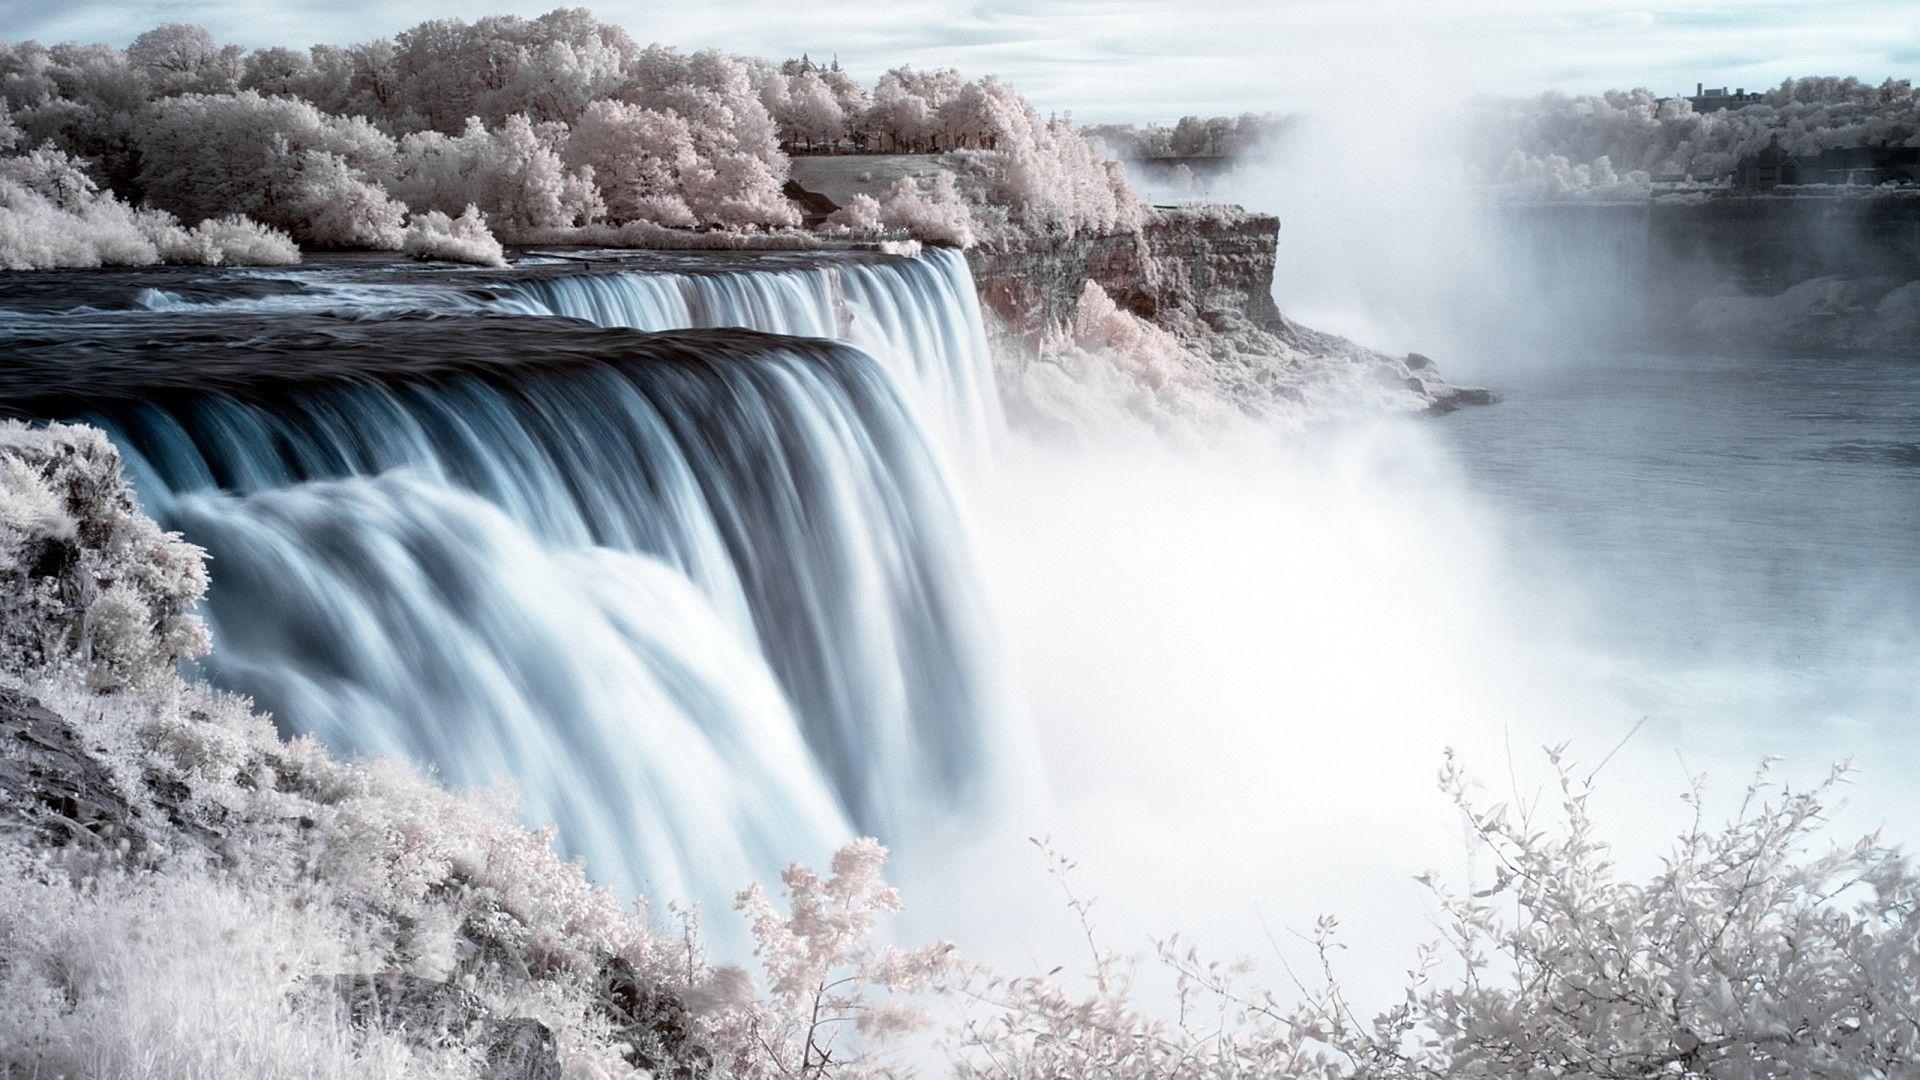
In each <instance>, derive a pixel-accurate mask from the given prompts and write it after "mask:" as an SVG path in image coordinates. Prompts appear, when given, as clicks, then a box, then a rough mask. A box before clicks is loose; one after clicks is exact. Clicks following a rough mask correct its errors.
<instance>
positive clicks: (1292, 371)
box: [968, 206, 1493, 427]
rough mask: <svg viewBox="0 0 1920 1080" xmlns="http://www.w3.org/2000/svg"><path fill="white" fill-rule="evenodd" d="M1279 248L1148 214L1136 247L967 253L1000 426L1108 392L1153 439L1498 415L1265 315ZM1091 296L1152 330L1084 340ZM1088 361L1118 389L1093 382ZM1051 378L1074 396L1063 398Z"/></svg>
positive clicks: (1218, 225) (1238, 226) (1276, 313)
mask: <svg viewBox="0 0 1920 1080" xmlns="http://www.w3.org/2000/svg"><path fill="white" fill-rule="evenodd" d="M1279 235H1280V221H1279V219H1278V218H1276V217H1273V216H1272V215H1269V214H1260V213H1251V212H1248V211H1246V210H1242V209H1240V208H1239V207H1232V206H1194V207H1182V208H1156V209H1154V210H1152V211H1151V212H1150V213H1149V216H1148V218H1147V220H1146V222H1145V223H1144V225H1143V227H1142V228H1141V229H1140V230H1139V231H1138V232H1130V233H1122V234H1109V235H1078V236H1040V237H1034V238H1029V239H1027V240H1026V241H1025V242H1023V243H1017V244H1012V245H1008V244H1000V245H983V246H981V247H979V248H975V249H973V250H972V251H969V252H968V262H969V264H970V265H971V267H972V270H973V276H974V282H975V285H976V287H977V288H978V289H979V292H980V299H981V304H982V307H983V308H984V309H985V311H986V315H987V323H988V327H989V330H990V332H994V333H997V334H999V335H1001V337H1002V341H1001V342H1000V344H999V345H998V346H997V347H996V349H995V353H996V357H997V358H998V359H999V361H1000V363H1001V365H1002V371H1001V378H1000V383H1001V389H1002V395H1003V397H1004V398H1005V399H1006V403H1007V406H1008V409H1009V412H1010V413H1011V414H1013V415H1014V416H1016V417H1023V416H1030V415H1033V414H1034V413H1035V411H1036V410H1035V409H1034V408H1033V407H1032V406H1034V404H1035V403H1034V401H1033V400H1031V399H1032V398H1034V397H1035V396H1036V394H1037V395H1038V396H1040V397H1045V398H1050V399H1051V405H1048V404H1042V405H1041V406H1040V408H1039V409H1038V412H1041V413H1047V412H1049V411H1051V412H1053V413H1058V411H1059V409H1058V406H1059V404H1060V403H1061V402H1062V401H1064V400H1067V399H1069V398H1071V397H1073V396H1074V395H1076V394H1080V395H1085V394H1088V393H1096V394H1097V393H1106V394H1108V395H1109V397H1110V398H1111V397H1112V396H1113V387H1115V386H1122V387H1126V386H1129V385H1131V387H1132V390H1122V392H1121V393H1120V395H1119V398H1120V399H1121V401H1122V405H1121V408H1122V410H1123V411H1126V412H1129V413H1132V414H1135V415H1137V416H1141V417H1142V418H1147V419H1149V422H1150V423H1153V424H1154V425H1155V426H1157V427H1165V426H1166V425H1165V423H1164V421H1166V420H1168V419H1169V418H1170V417H1171V418H1172V420H1173V423H1174V424H1175V425H1176V426H1179V425H1186V426H1192V425H1193V424H1194V423H1195V422H1198V424H1199V425H1201V426H1207V425H1211V424H1213V423H1215V422H1216V421H1217V420H1219V419H1220V418H1221V417H1222V416H1224V415H1226V414H1247V415H1255V416H1263V415H1264V416H1278V415H1286V416H1289V417H1291V418H1293V419H1295V420H1307V419H1312V418H1314V417H1320V416H1328V415H1333V414H1336V413H1342V412H1351V411H1356V410H1357V411H1380V410H1386V411H1400V410H1406V409H1427V410H1430V411H1436V412H1445V411H1448V410H1450V409H1453V408H1457V407H1458V406H1460V405H1464V404H1484V403H1487V402H1490V401H1492V400H1493V397H1492V395H1490V394H1488V393H1486V392H1485V391H1477V390H1462V389H1460V388H1458V387H1454V386H1452V385H1450V384H1449V383H1448V382H1447V381H1446V380H1445V378H1443V377H1442V376H1441V375H1440V373H1439V372H1438V371H1437V370H1436V369H1435V368H1434V366H1433V364H1432V362H1431V361H1429V360H1427V359H1426V358H1425V357H1422V356H1418V355H1410V356H1408V357H1406V358H1404V359H1396V358H1394V357H1389V356H1386V355H1384V354H1382V353H1379V352H1376V351H1374V350H1372V349H1368V348H1365V347H1363V346H1361V345H1357V344H1355V343H1353V342H1351V341H1348V340H1346V339H1344V338H1340V337H1336V336H1334V335H1331V334H1324V333H1320V332H1318V331H1315V330H1312V329H1309V328H1307V327H1304V326H1300V325H1298V324H1296V323H1294V322H1292V321H1291V320H1289V319H1287V318H1286V317H1285V316H1284V315H1282V314H1281V312H1280V310H1279V308H1278V307H1277V306H1276V305H1275V304H1274V300H1273V278H1274V268H1275V264H1276V260H1277V258H1278V251H1279V243H1278V241H1279ZM1089 283H1092V284H1094V285H1098V286H1099V287H1100V288H1101V289H1102V290H1103V291H1104V292H1105V293H1106V294H1107V297H1108V298H1109V299H1110V300H1111V301H1112V302H1113V304H1114V305H1115V306H1116V307H1117V308H1118V310H1119V311H1120V312H1123V313H1125V315H1126V316H1131V317H1136V318H1138V319H1140V320H1144V321H1145V322H1146V323H1148V324H1151V325H1150V326H1149V327H1147V328H1144V329H1140V330H1126V329H1124V328H1121V329H1118V330H1116V329H1115V328H1113V327H1111V326H1110V325H1108V326H1106V327H1105V328H1104V329H1102V328H1095V331H1094V333H1093V335H1092V336H1093V337H1094V338H1096V339H1104V340H1095V341H1092V342H1089V341H1088V340H1086V338H1087V334H1086V332H1085V331H1086V330H1087V329H1088V328H1087V327H1085V326H1079V327H1076V325H1075V323H1076V320H1075V314H1076V311H1077V310H1078V309H1079V305H1080V299H1081V295H1082V293H1083V291H1084V290H1086V288H1087V286H1088V284H1089ZM1096 321H1098V320H1096ZM1169 335H1171V337H1169ZM1089 353H1091V354H1092V355H1093V357H1094V359H1095V360H1096V361H1097V363H1095V364H1093V365H1092V366H1095V367H1097V366H1099V364H1102V363H1103V364H1105V365H1106V366H1107V367H1108V368H1110V369H1111V372H1114V373H1117V374H1118V377H1117V379H1116V378H1114V377H1112V376H1111V375H1109V376H1099V375H1093V374H1090V370H1091V368H1090V366H1089ZM1176 353H1177V356H1175V355H1170V354H1176ZM1036 372H1037V373H1039V374H1041V375H1042V376H1043V378H1042V380H1041V381H1040V382H1038V383H1036V381H1035V379H1034V375H1035V374H1036ZM1061 372H1069V373H1070V374H1069V375H1068V376H1067V377H1068V378H1069V379H1071V380H1073V381H1075V382H1077V383H1078V384H1080V389H1078V390H1074V391H1063V390H1061V389H1060V388H1059V381H1060V380H1059V379H1058V378H1056V377H1055V376H1058V375H1059V374H1060V373H1061ZM1100 387H1104V389H1101V388H1100ZM1023 394H1024V395H1025V397H1023V396H1022V395H1023ZM1149 402H1151V403H1149ZM1148 414H1151V415H1150V416H1149V415H1148Z"/></svg>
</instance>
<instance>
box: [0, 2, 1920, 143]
mask: <svg viewBox="0 0 1920 1080" xmlns="http://www.w3.org/2000/svg"><path fill="white" fill-rule="evenodd" d="M557 6H563V5H559V4H555V3H551V2H519V3H486V2H480V0H458V2H449V3H438V4H421V5H410V6H408V7H406V8H404V9H396V8H388V7H383V8H379V9H374V8H373V5H370V4H362V3H358V2H355V0H334V2H331V3H328V4H326V5H316V6H314V7H312V8H309V10H308V11H307V12H305V13H303V15H302V16H301V17H298V18H290V19H277V20H275V21H274V22H273V23H272V24H270V25H268V24H265V23H263V21H262V20H260V19H259V18H258V17H257V15H256V14H254V13H253V12H252V11H251V10H250V7H251V6H250V5H248V4H244V3H239V2H236V0H167V2H159V3H155V2H125V0H83V2H79V3H73V4H68V5H64V6H62V7H60V8H57V9H54V8H45V7H39V8H33V9H27V8H26V7H25V5H23V4H20V3H19V2H18V0H7V3H6V9H7V11H8V19H7V21H8V23H9V24H10V27H11V28H10V29H9V31H8V39H9V40H14V41H20V40H27V39H34V40H40V41H42V42H46V43H54V42H59V41H82V42H95V41H98V42H106V43H109V44H113V45H119V46H124V45H126V44H127V43H128V42H130V41H131V40H132V39H133V38H134V37H135V36H136V35H138V34H139V33H140V32H142V31H144V30H146V29H150V28H151V27H153V26H156V25H159V24H160V23H164V22H188V23H196V24H199V25H201V26H205V27H206V28H207V29H208V30H210V31H211V32H212V33H213V34H214V35H215V36H216V37H218V38H219V39H221V40H222V41H227V42H234V43H238V44H241V45H244V46H247V47H249V48H260V47H265V46H272V45H282V46H292V47H304V46H308V45H313V44H340V45H345V44H353V43H357V42H362V41H368V40H373V39H375V38H379V37H390V36H392V35H393V34H395V33H397V32H399V31H401V30H404V29H406V28H407V27H409V26H413V25H415V24H418V23H420V22H424V21H427V20H430V19H437V18H458V19H463V20H466V21H469V22H471V21H472V20H474V19H477V18H483V17H485V16H488V15H518V16H521V17H533V16H537V15H539V14H542V13H543V12H546V11H550V10H552V9H553V8H555V7H557ZM588 6H589V7H590V8H591V10H592V11H593V12H594V13H595V14H596V15H597V16H599V17H600V18H601V19H603V20H605V21H608V22H613V23H617V24H619V25H620V26H622V27H624V28H625V29H626V30H627V31H628V32H629V33H630V34H632V35H633V37H634V39H635V40H636V41H638V42H640V43H641V44H648V43H652V42H658V43H661V44H665V45H672V46H675V47H678V48H680V49H682V50H683V51H691V50H695V49H704V48H718V49H722V50H725V51H727V52H730V53H736V54H740V55H747V56H757V57H761V58H764V59H767V60H772V61H776V62H777V61H779V60H783V59H787V58H789V57H797V56H800V55H801V54H802V53H806V54H808V55H811V56H813V57H815V58H816V59H818V60H821V61H822V62H825V61H826V60H827V59H829V58H831V57H835V56H837V57H838V59H839V61H840V63H841V65H842V66H843V67H845V68H846V69H848V70H849V71H850V72H852V73H853V74H854V75H855V76H856V77H858V78H860V79H861V80H862V81H864V82H869V83H870V82H871V81H872V80H873V79H874V78H876V77H878V76H879V75H880V74H881V73H882V72H884V71H885V70H887V69H888V68H891V67H896V66H899V65H901V64H911V65H912V66H914V67H916V68H932V67H956V68H958V69H960V70H961V71H963V72H965V73H968V74H969V75H974V76H977V75H983V74H993V75H996V76H998V77H999V78H1001V79H1002V80H1004V81H1006V82H1008V83H1010V84H1012V85H1013V86H1015V87H1016V88H1018V89H1019V90H1020V91H1021V93H1023V94H1024V95H1025V96H1027V97H1028V98H1029V99H1030V100H1031V101H1033V103H1034V104H1035V106H1036V107H1037V108H1039V109H1040V110H1041V111H1042V112H1056V113H1065V112H1071V113H1072V114H1073V116H1074V118H1075V119H1076V120H1079V121H1082V122H1090V123H1103V122H1127V121H1133V122H1140V123H1149V122H1163V123H1164V122H1171V121H1172V120H1175V119H1177V118H1179V117H1180V116H1183V115H1191V114H1200V115H1222V114H1239V113H1246V112H1253V113H1266V112H1279V113H1286V112H1325V111H1339V110H1340V108H1341V107H1342V104H1343V103H1344V102H1351V101H1353V100H1354V99H1355V98H1356V97H1359V98H1364V99H1366V100H1367V101H1369V102H1375V101H1379V100H1382V99H1385V100H1400V101H1407V100H1433V99H1436V98H1440V99H1446V98H1455V97H1466V96H1469V95H1473V94H1497V95H1502V96H1531V95H1534V94H1539V93H1544V92H1549V91H1561V92H1564V93H1569V94H1589V93H1599V92H1601V91H1605V90H1628V89H1633V88H1636V87H1646V88H1647V89H1649V90H1652V91H1654V92H1656V93H1659V94H1661V95H1663V96H1666V95H1676V94H1683V93H1686V92H1688V91H1690V90H1691V89H1692V87H1693V86H1694V85H1695V84H1697V83H1704V84H1705V85H1707V86H1716V87H1717V86H1722V85H1724V86H1727V87H1729V88H1738V87H1745V88H1746V89H1748V90H1765V89H1769V88H1771V87H1774V86H1777V85H1779V83H1780V81H1781V80H1782V79H1784V78H1789V77H1795V78H1797V77H1806V76H1815V75H1836V76H1849V75H1851V76H1854V77H1857V78H1859V79H1861V80H1862V81H1863V82H1867V83H1879V82H1881V81H1883V80H1885V79H1888V78H1894V79H1899V78H1911V77H1912V74H1913V68H1914V67H1915V66H1920V14H1914V13H1912V12H1911V10H1910V9H1908V8H1906V6H1905V5H1900V4H1896V3H1893V2H1891V0H1839V2H1835V3H1825V4H1819V5H1809V4H1792V3H1782V2H1773V3H1761V4H1751V3H1734V2H1731V0H1696V2H1690V3H1668V4H1664V5H1661V6H1659V7H1657V8H1653V7H1647V6H1640V5H1629V4H1617V3H1598V2H1589V0H1570V2H1564V3H1559V4H1555V5H1553V6H1552V7H1551V8H1550V9H1540V8H1539V6H1538V5H1529V4H1524V3H1521V2H1520V0H1493V2H1488V3H1459V2H1456V3H1451V4H1444V5H1432V4H1419V3H1415V2H1412V0H1406V2H1395V3H1390V4H1385V5H1370V6H1369V7H1368V8H1367V9H1365V10H1357V9H1355V8H1353V7H1352V6H1351V5H1344V4H1340V3H1337V2H1334V0H1305V2H1299V3H1294V4H1290V5H1288V6H1286V7H1280V8H1273V7H1260V8H1258V10H1256V8H1255V5H1253V4H1252V3H1250V2H1245V0H1227V2H1223V3H1215V4H1209V5H1207V6H1206V8H1205V9H1204V10H1193V11H1184V12H1173V11H1170V10H1167V9H1165V8H1162V7H1159V6H1154V5H1147V4H1144V3H1141V2H1139V0H1041V2H1040V3H1038V4H1034V5H1030V6H1022V7H1021V8H1019V9H1015V8H1014V7H1013V6H1012V5H1010V4H1008V3H1006V2H1005V0H983V2H972V0H915V2H912V3H907V4H902V5H894V6H889V7H886V8H881V7H880V6H878V5H847V6H843V7H841V8H837V9H833V10H831V11H827V12H817V11H815V12H803V11H802V10H801V9H799V8H796V7H794V6H792V5H788V4H777V3H771V2H769V0H745V2H743V3H739V4H726V5H722V4H717V3H697V4H691V5H685V6H682V7H681V8H679V9H676V10H673V11H666V12H644V11H642V10H641V9H640V8H639V6H638V5H637V4H634V3H632V2H631V0H628V2H622V3H600V4H593V5H588ZM1903 21H1904V23H1905V25H1904V26H1901V25H1900V24H1901V23H1902V22H1903ZM1889 26H1892V27H1893V28H1894V32H1893V33H1889V32H1888V27H1889ZM1143 43H1150V44H1143ZM1276 60H1277V61H1280V62H1276Z"/></svg>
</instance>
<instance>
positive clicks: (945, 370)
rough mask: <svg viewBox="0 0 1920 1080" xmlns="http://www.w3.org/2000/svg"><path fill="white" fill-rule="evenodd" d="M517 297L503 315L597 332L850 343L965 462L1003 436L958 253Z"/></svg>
mask: <svg viewBox="0 0 1920 1080" xmlns="http://www.w3.org/2000/svg"><path fill="white" fill-rule="evenodd" d="M506 293H507V295H506V297H505V298H504V299H503V300H502V302H501V304H500V306H501V308H503V309H504V310H507V311H511V312H515V313H518V314H529V315H564V316H567V317H569V318H575V319H584V320H586V321H588V322H591V323H594V324H595V325H598V326H624V327H630V328H632V329H635V330H683V329H692V328H697V327H722V326H728V327H739V328H742V329H748V330H764V331H766V332H767V333H771V334H790V335H793V336H796V337H810V338H829V339H837V340H840V341H846V342H849V343H852V344H854V345H858V346H859V347H860V348H862V349H864V350H866V351H867V352H869V353H871V354H872V355H873V356H875V357H878V358H879V359H880V360H881V361H882V362H883V363H885V364H886V365H887V366H888V368H889V369H890V370H891V371H893V373H894V374H895V375H896V376H897V377H898V378H899V380H900V382H901V384H902V385H903V386H904V387H906V388H907V389H908V391H909V394H910V396H911V397H912V399H913V403H914V405H915V407H916V408H918V409H919V410H920V411H921V414H922V416H923V417H924V418H925V420H926V422H927V424H928V425H929V426H930V427H932V428H933V429H934V431H935V433H936V436H937V438H938V440H939V441H940V442H941V443H942V444H943V445H946V446H950V447H952V448H954V450H955V451H956V452H957V453H959V454H960V455H961V456H962V458H963V460H968V461H972V462H979V461H982V460H984V459H985V457H986V454H987V451H988V449H989V447H990V444H991V441H992V439H993V437H994V436H995V435H996V434H997V432H998V431H999V429H1000V425H1001V416H1000V407H999V398H998V396H997V394H996V392H995V389H994V384H993V358H992V355H991V353H990V352H989V350H988V347H987V339H986V332H985V329H984V328H983V325H982V322H981V318H980V301H979V298H978V297H977V295H976V294H975V291H974V287H973V276H972V274H971V272H970V271H969V270H968V269H967V260H966V258H965V257H964V256H962V255H961V254H960V253H959V252H958V251H954V250H952V249H949V248H932V249H929V250H927V251H926V252H925V253H923V254H922V255H921V256H920V257H918V258H914V259H901V258H889V259H886V260H883V261H843V262H835V263H827V264H824V265H812V266H802V267H794V268H789V269H774V270H758V269H756V270H723V271H702V272H697V273H673V272H668V273H659V272H635V271H626V272H614V273H588V274H568V275H564V276H559V277H546V278H529V279H525V280H521V281H516V282H513V283H511V284H509V285H508V287H507V289H506Z"/></svg>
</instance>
